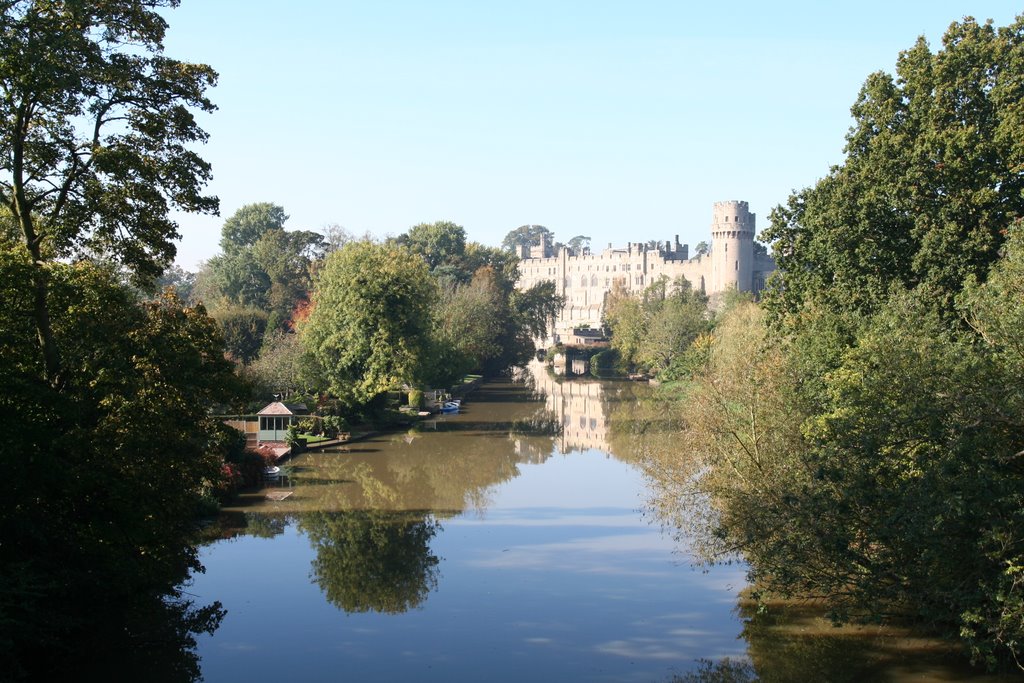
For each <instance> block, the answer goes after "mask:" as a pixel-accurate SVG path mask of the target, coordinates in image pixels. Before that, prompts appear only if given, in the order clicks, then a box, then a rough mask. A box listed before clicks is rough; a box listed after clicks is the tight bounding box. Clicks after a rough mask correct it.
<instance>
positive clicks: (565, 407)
mask: <svg viewBox="0 0 1024 683" xmlns="http://www.w3.org/2000/svg"><path fill="white" fill-rule="evenodd" d="M530 371H531V373H532V374H533V379H534V386H535V388H536V390H537V392H538V393H541V394H544V401H545V403H546V406H547V409H548V410H550V411H551V412H552V413H554V414H555V416H556V419H557V422H558V424H560V425H561V426H562V434H561V437H559V438H557V439H556V443H557V444H558V450H559V451H561V452H562V453H570V452H572V451H585V450H590V449H596V450H601V451H606V452H607V451H608V450H609V443H608V422H609V421H608V416H607V413H606V412H605V400H604V399H605V395H604V386H603V384H602V383H601V382H600V381H598V380H586V379H574V380H570V381H558V380H557V379H556V378H555V377H554V376H552V375H551V374H550V373H548V371H547V368H545V367H544V365H542V364H541V363H538V362H534V363H531V364H530Z"/></svg>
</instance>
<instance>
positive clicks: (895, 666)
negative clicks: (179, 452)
mask: <svg viewBox="0 0 1024 683" xmlns="http://www.w3.org/2000/svg"><path fill="white" fill-rule="evenodd" d="M646 391H648V389H647V388H646V387H638V386H637V385H634V384H630V383H626V382H608V381H603V382H602V381H595V380H572V381H561V380H558V379H556V378H554V377H552V376H550V375H548V374H546V373H545V371H544V370H543V369H537V368H534V372H533V374H532V375H529V381H528V382H526V383H525V384H523V383H512V382H492V383H490V384H485V385H483V386H482V387H481V388H479V389H477V390H476V391H475V392H474V393H473V394H471V395H470V396H469V399H468V400H467V401H466V403H465V404H464V407H463V411H462V412H461V413H459V414H457V415H445V416H441V417H438V418H436V419H431V420H428V421H425V422H422V423H420V424H418V425H416V426H415V428H413V429H410V430H408V431H406V432H402V433H393V434H388V435H382V436H377V437H374V438H370V439H368V440H365V441H360V442H356V443H352V444H350V445H349V446H348V447H346V448H342V449H337V450H334V451H325V452H322V453H308V454H304V455H301V456H299V457H297V458H295V459H294V460H293V461H292V463H291V465H290V467H289V468H288V469H289V475H288V476H287V477H286V478H284V479H282V480H281V481H279V482H276V483H273V484H270V485H268V487H267V488H266V489H264V490H261V491H257V492H253V493H250V494H247V495H246V496H243V497H242V499H241V500H240V502H239V504H238V505H237V506H235V507H232V508H229V509H227V510H225V514H224V516H223V517H222V522H221V536H222V537H223V538H222V539H221V540H217V541H214V542H212V543H210V544H208V545H206V546H205V547H204V548H203V550H202V556H201V560H202V562H203V564H204V565H205V567H206V572H205V573H203V574H198V575H196V576H195V577H194V578H193V581H192V584H191V585H190V586H189V587H188V588H187V590H188V592H189V593H190V594H192V595H193V596H195V599H196V601H197V602H199V603H202V602H210V601H213V600H219V601H221V602H222V603H223V605H224V607H225V608H226V610H227V616H226V618H225V619H224V621H223V623H222V625H221V627H220V628H219V629H218V630H217V631H216V632H215V633H214V634H213V635H212V636H203V637H200V638H199V644H198V648H197V652H198V654H199V656H200V657H201V663H202V672H203V676H204V678H205V679H206V680H208V681H280V680H302V681H338V680H351V681H397V680H415V681H478V680H488V681H524V680H530V681H670V680H672V679H673V677H676V678H677V679H685V680H698V679H699V680H735V681H745V680H753V679H754V671H755V668H756V673H757V675H758V676H760V678H761V680H765V681H768V680H779V681H784V680H837V681H838V680H849V681H855V680H915V681H922V680H959V679H960V678H962V676H963V675H965V670H964V669H963V668H962V667H960V666H958V665H956V664H955V663H954V664H949V663H947V660H950V657H951V655H950V653H949V651H948V648H944V647H942V646H941V644H938V643H935V642H933V641H929V640H926V639H921V638H918V637H916V636H914V635H913V634H912V633H910V632H897V631H892V630H890V631H888V632H883V631H880V630H850V629H846V630H843V631H842V632H840V631H837V630H834V629H830V627H827V626H826V625H825V622H824V621H823V620H822V619H820V618H819V617H818V616H817V615H816V613H814V612H813V610H812V611H811V612H807V610H806V608H804V607H798V608H787V609H786V610H784V611H785V614H786V617H785V618H784V619H781V620H780V619H779V617H778V614H779V612H778V611H776V612H773V613H772V614H771V615H770V616H765V615H755V614H753V613H752V612H751V611H750V610H748V609H741V608H738V607H737V604H738V600H739V596H740V592H741V591H742V590H743V589H744V587H745V581H744V567H743V565H742V564H741V563H736V564H732V565H726V566H716V567H712V568H710V569H707V568H696V567H694V566H692V563H691V561H690V558H689V557H688V556H687V555H686V554H685V550H684V549H683V548H681V547H680V546H679V545H677V543H676V542H675V541H673V540H672V538H671V537H670V536H668V535H665V534H663V533H662V530H661V529H660V527H659V526H658V525H657V524H656V523H652V522H651V520H650V518H649V515H647V514H646V513H645V509H646V501H647V498H648V496H649V492H648V488H647V485H646V483H645V480H644V477H643V476H642V474H641V471H640V469H639V468H638V467H637V466H636V465H635V464H634V460H635V458H636V454H635V452H634V450H633V449H632V448H631V447H630V446H631V443H632V440H631V437H630V432H631V427H630V424H631V415H632V414H633V409H634V407H635V406H637V405H640V404H641V403H642V401H643V399H644V396H643V394H644V392H646ZM268 494H269V496H271V497H277V498H280V497H282V495H285V494H286V495H287V497H284V499H283V500H276V501H275V500H271V499H269V498H268ZM702 660H703V661H702ZM830 661H831V662H835V667H834V668H829V667H830V666H831V665H830V664H829V662H830ZM765 667H767V668H765ZM727 673H728V674H730V675H732V676H733V677H732V678H723V677H721V676H723V675H725V674H727ZM716 676H718V677H716ZM978 680H982V678H979V679H978ZM985 680H988V679H985ZM991 680H996V679H991Z"/></svg>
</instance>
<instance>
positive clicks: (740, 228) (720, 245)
mask: <svg viewBox="0 0 1024 683" xmlns="http://www.w3.org/2000/svg"><path fill="white" fill-rule="evenodd" d="M755 218H756V217H755V215H754V214H752V213H750V209H749V208H748V205H747V203H746V202H740V201H729V202H715V213H714V217H713V218H712V220H711V286H710V287H709V288H708V291H710V292H724V291H725V290H727V289H739V290H740V291H743V292H749V291H750V290H751V288H752V287H753V270H754V232H755V230H754V222H755Z"/></svg>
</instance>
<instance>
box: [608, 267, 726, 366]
mask: <svg viewBox="0 0 1024 683" xmlns="http://www.w3.org/2000/svg"><path fill="white" fill-rule="evenodd" d="M605 324H606V325H607V326H608V328H609V329H610V330H611V333H612V342H611V345H612V348H613V349H614V350H615V351H616V352H617V354H618V357H619V361H620V363H621V364H622V365H623V366H624V368H625V369H627V370H634V369H643V370H646V371H650V372H651V373H653V374H656V375H658V376H659V377H660V378H662V379H675V378H676V377H678V376H679V375H680V373H682V372H684V369H685V368H687V367H688V366H689V362H688V361H689V358H690V356H691V355H692V352H691V350H690V349H689V347H690V345H691V343H693V342H694V340H696V339H697V338H698V337H699V336H700V335H701V334H703V333H705V332H707V330H708V329H709V322H708V300H707V297H706V296H704V295H703V294H702V293H700V292H697V291H695V290H693V288H692V287H691V286H690V283H689V282H687V281H686V280H685V279H682V278H680V279H679V280H678V281H677V282H672V283H670V282H668V279H667V278H666V277H664V276H662V277H661V278H659V279H658V280H656V281H654V282H652V283H651V284H650V285H649V286H648V287H647V289H645V290H644V292H643V293H642V294H640V295H632V294H630V292H629V291H628V290H626V289H624V288H623V287H622V286H620V285H619V284H616V286H615V288H614V289H613V290H612V291H611V293H610V294H609V296H608V301H607V303H606V305H605Z"/></svg>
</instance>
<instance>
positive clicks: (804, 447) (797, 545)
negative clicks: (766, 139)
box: [648, 19, 1024, 667]
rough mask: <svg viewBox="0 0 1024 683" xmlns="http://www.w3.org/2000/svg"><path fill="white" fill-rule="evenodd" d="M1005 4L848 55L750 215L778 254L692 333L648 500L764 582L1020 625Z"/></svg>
mask: <svg viewBox="0 0 1024 683" xmlns="http://www.w3.org/2000/svg"><path fill="white" fill-rule="evenodd" d="M1022 65H1024V20H1022V19H1018V20H1017V22H1016V23H1014V24H1013V25H1011V26H1009V27H1005V28H999V29H996V28H995V27H993V26H991V25H990V24H978V23H976V22H975V21H973V20H970V19H967V20H965V21H964V22H962V23H956V24H953V25H952V26H951V27H950V29H949V31H948V32H947V34H946V36H945V38H944V40H943V48H942V49H940V50H938V51H934V52H933V51H932V50H930V49H929V47H928V46H927V45H926V44H925V42H924V41H923V40H920V41H918V43H917V44H916V45H914V46H913V47H912V48H911V49H909V50H907V51H905V52H903V53H902V54H901V55H900V58H899V60H898V63H897V68H896V75H895V77H894V76H892V75H889V74H885V73H876V74H873V75H872V76H870V77H869V78H868V80H867V81H866V83H865V84H864V87H863V89H862V90H861V93H860V96H859V97H858V99H857V102H856V104H855V105H854V107H853V110H852V111H853V114H854V117H855V124H854V126H853V127H852V129H851V130H850V132H849V134H848V136H847V145H846V157H845V160H844V162H843V163H842V164H841V165H839V166H837V167H835V168H833V169H832V170H831V171H830V172H829V173H828V175H827V176H826V177H825V178H823V179H822V180H821V181H820V182H818V183H817V184H816V185H814V186H813V187H809V188H806V189H804V190H801V191H799V192H796V193H794V194H793V196H792V197H790V199H789V201H788V202H787V203H786V204H785V205H784V206H780V207H778V208H777V209H776V210H775V211H774V212H773V214H772V217H771V227H770V228H769V229H768V230H767V231H766V233H765V235H764V237H765V238H766V239H767V240H769V241H770V242H771V245H772V249H773V252H774V254H775V257H776V258H777V259H778V263H779V268H780V272H779V273H778V274H777V275H776V276H775V277H774V278H773V279H772V280H771V282H770V289H769V293H768V294H767V296H766V299H765V301H764V304H763V306H757V305H754V304H751V303H739V304H737V305H734V306H732V307H731V308H729V309H727V310H726V311H725V312H724V313H723V314H722V315H721V317H719V318H718V319H717V320H716V321H715V324H714V328H713V330H712V331H711V333H710V336H708V337H700V338H699V339H700V340H701V341H700V342H699V343H700V344H703V346H704V348H703V349H701V350H700V353H698V354H695V355H697V356H699V357H702V358H703V360H702V361H701V362H700V363H699V364H698V365H697V366H695V367H694V368H693V369H692V371H690V372H689V373H688V374H687V375H686V377H687V380H688V383H687V384H686V390H685V396H684V400H683V401H682V402H680V404H679V405H680V408H679V410H680V411H681V413H682V417H683V419H684V422H685V424H686V427H685V430H684V434H683V435H682V439H681V442H682V443H684V444H685V446H683V447H682V450H681V451H680V452H676V453H670V454H668V453H662V454H660V455H658V456H654V457H652V458H650V460H649V461H648V467H649V471H650V473H651V474H652V475H653V478H654V479H655V481H656V482H658V484H659V487H660V489H659V492H660V495H659V497H658V503H657V504H658V507H659V511H660V512H661V514H662V515H663V517H664V518H665V519H667V520H670V521H672V522H673V523H674V524H675V525H676V526H677V527H679V528H680V529H682V530H684V531H685V532H686V533H690V532H696V534H697V535H696V538H697V539H698V540H697V542H696V543H697V547H698V549H699V550H701V551H703V554H704V556H705V557H706V558H708V559H710V560H721V559H724V558H727V557H732V556H734V555H735V554H736V553H742V554H743V555H744V556H745V557H746V558H747V560H748V561H749V563H750V578H751V580H752V581H753V584H754V586H755V587H756V589H757V590H759V591H763V592H764V594H775V595H782V596H799V597H813V598H820V599H821V600H822V601H824V604H825V605H826V606H827V607H828V609H829V610H830V613H831V615H832V616H833V618H834V619H835V620H836V621H837V622H845V621H849V620H864V619H868V620H873V619H886V618H889V617H894V616H899V617H909V618H912V619H914V620H917V621H919V622H921V623H924V624H927V625H929V626H931V627H933V628H935V629H937V630H939V631H941V632H944V633H946V634H948V635H949V636H951V637H954V638H959V639H961V640H962V642H963V643H964V645H965V646H966V648H967V649H968V650H969V652H970V655H971V657H972V659H973V660H974V661H975V662H978V663H982V664H984V665H987V666H989V667H997V666H1000V665H1002V664H1005V663H1010V664H1011V665H1014V664H1015V665H1017V666H1019V665H1020V660H1021V655H1022V648H1024V460H1022V458H1024V345H1022V344H1021V336H1020V331H1021V330H1022V329H1024V225H1022V222H1021V217H1022V216H1024V194H1022V190H1024V172H1022V170H1021V169H1022V168H1024V115H1022V111H1021V108H1020V102H1021V101H1024V67H1022Z"/></svg>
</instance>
